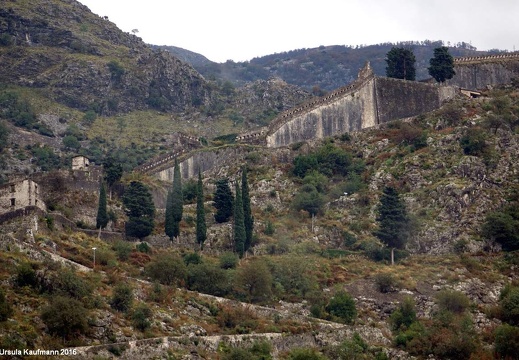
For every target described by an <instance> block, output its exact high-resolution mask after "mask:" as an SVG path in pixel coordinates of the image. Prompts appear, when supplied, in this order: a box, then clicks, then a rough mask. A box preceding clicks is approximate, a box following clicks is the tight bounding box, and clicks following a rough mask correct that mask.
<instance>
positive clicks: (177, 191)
mask: <svg viewBox="0 0 519 360" xmlns="http://www.w3.org/2000/svg"><path fill="white" fill-rule="evenodd" d="M171 202H172V205H171V211H172V217H173V237H178V236H179V235H180V221H182V212H183V210H184V209H183V207H184V196H183V195H182V178H181V176H180V165H179V164H178V161H177V160H176V159H175V168H174V169H173V192H172V199H171Z"/></svg>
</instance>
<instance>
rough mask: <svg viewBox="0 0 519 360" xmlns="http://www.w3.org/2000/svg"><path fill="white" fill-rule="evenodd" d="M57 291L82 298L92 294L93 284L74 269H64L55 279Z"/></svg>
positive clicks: (75, 297) (78, 298)
mask: <svg viewBox="0 0 519 360" xmlns="http://www.w3.org/2000/svg"><path fill="white" fill-rule="evenodd" d="M55 286H56V288H57V291H58V292H59V293H61V294H63V295H66V296H70V297H72V298H74V299H77V300H81V299H83V298H85V297H88V296H90V294H92V286H91V285H90V284H89V283H87V282H86V281H85V280H83V279H82V278H81V277H79V276H78V275H77V274H76V273H75V272H74V271H72V270H68V269H65V270H62V271H60V272H59V273H58V275H57V276H56V279H55Z"/></svg>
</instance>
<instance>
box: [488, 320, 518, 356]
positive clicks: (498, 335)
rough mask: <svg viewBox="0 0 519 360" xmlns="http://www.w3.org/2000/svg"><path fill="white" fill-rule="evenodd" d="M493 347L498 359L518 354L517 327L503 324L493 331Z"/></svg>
mask: <svg viewBox="0 0 519 360" xmlns="http://www.w3.org/2000/svg"><path fill="white" fill-rule="evenodd" d="M494 335H495V340H494V349H495V352H496V354H497V355H498V357H499V359H515V358H517V355H518V354H519V328H517V327H515V326H510V325H508V324H503V325H501V326H499V327H498V328H497V329H496V330H495V332H494Z"/></svg>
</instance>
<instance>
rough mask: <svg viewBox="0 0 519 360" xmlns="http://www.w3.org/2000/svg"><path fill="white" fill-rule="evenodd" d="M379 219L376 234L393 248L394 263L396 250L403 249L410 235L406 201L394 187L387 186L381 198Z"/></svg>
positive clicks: (392, 259)
mask: <svg viewBox="0 0 519 360" xmlns="http://www.w3.org/2000/svg"><path fill="white" fill-rule="evenodd" d="M377 210H378V216H377V221H378V222H379V229H378V230H377V231H375V236H376V237H378V238H379V239H380V241H382V242H383V243H384V244H386V246H388V247H389V248H391V264H392V265H393V264H394V250H395V248H397V249H401V248H403V247H404V245H405V244H406V242H407V239H408V237H409V231H408V230H409V217H408V216H407V210H406V208H405V204H404V202H403V201H402V200H401V199H400V197H399V196H398V193H397V191H396V190H395V189H394V188H393V187H390V186H388V187H386V188H385V189H384V193H383V194H382V197H381V198H380V204H379V206H378V209H377Z"/></svg>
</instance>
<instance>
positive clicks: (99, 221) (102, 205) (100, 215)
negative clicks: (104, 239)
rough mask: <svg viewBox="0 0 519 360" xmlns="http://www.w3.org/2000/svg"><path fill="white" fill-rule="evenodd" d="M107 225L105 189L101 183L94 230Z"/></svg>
mask: <svg viewBox="0 0 519 360" xmlns="http://www.w3.org/2000/svg"><path fill="white" fill-rule="evenodd" d="M107 224H108V212H107V211H106V188H105V184H104V183H103V182H102V181H101V189H100V190H99V206H98V208H97V216H96V228H97V229H102V228H104V227H106V225H107Z"/></svg>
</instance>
